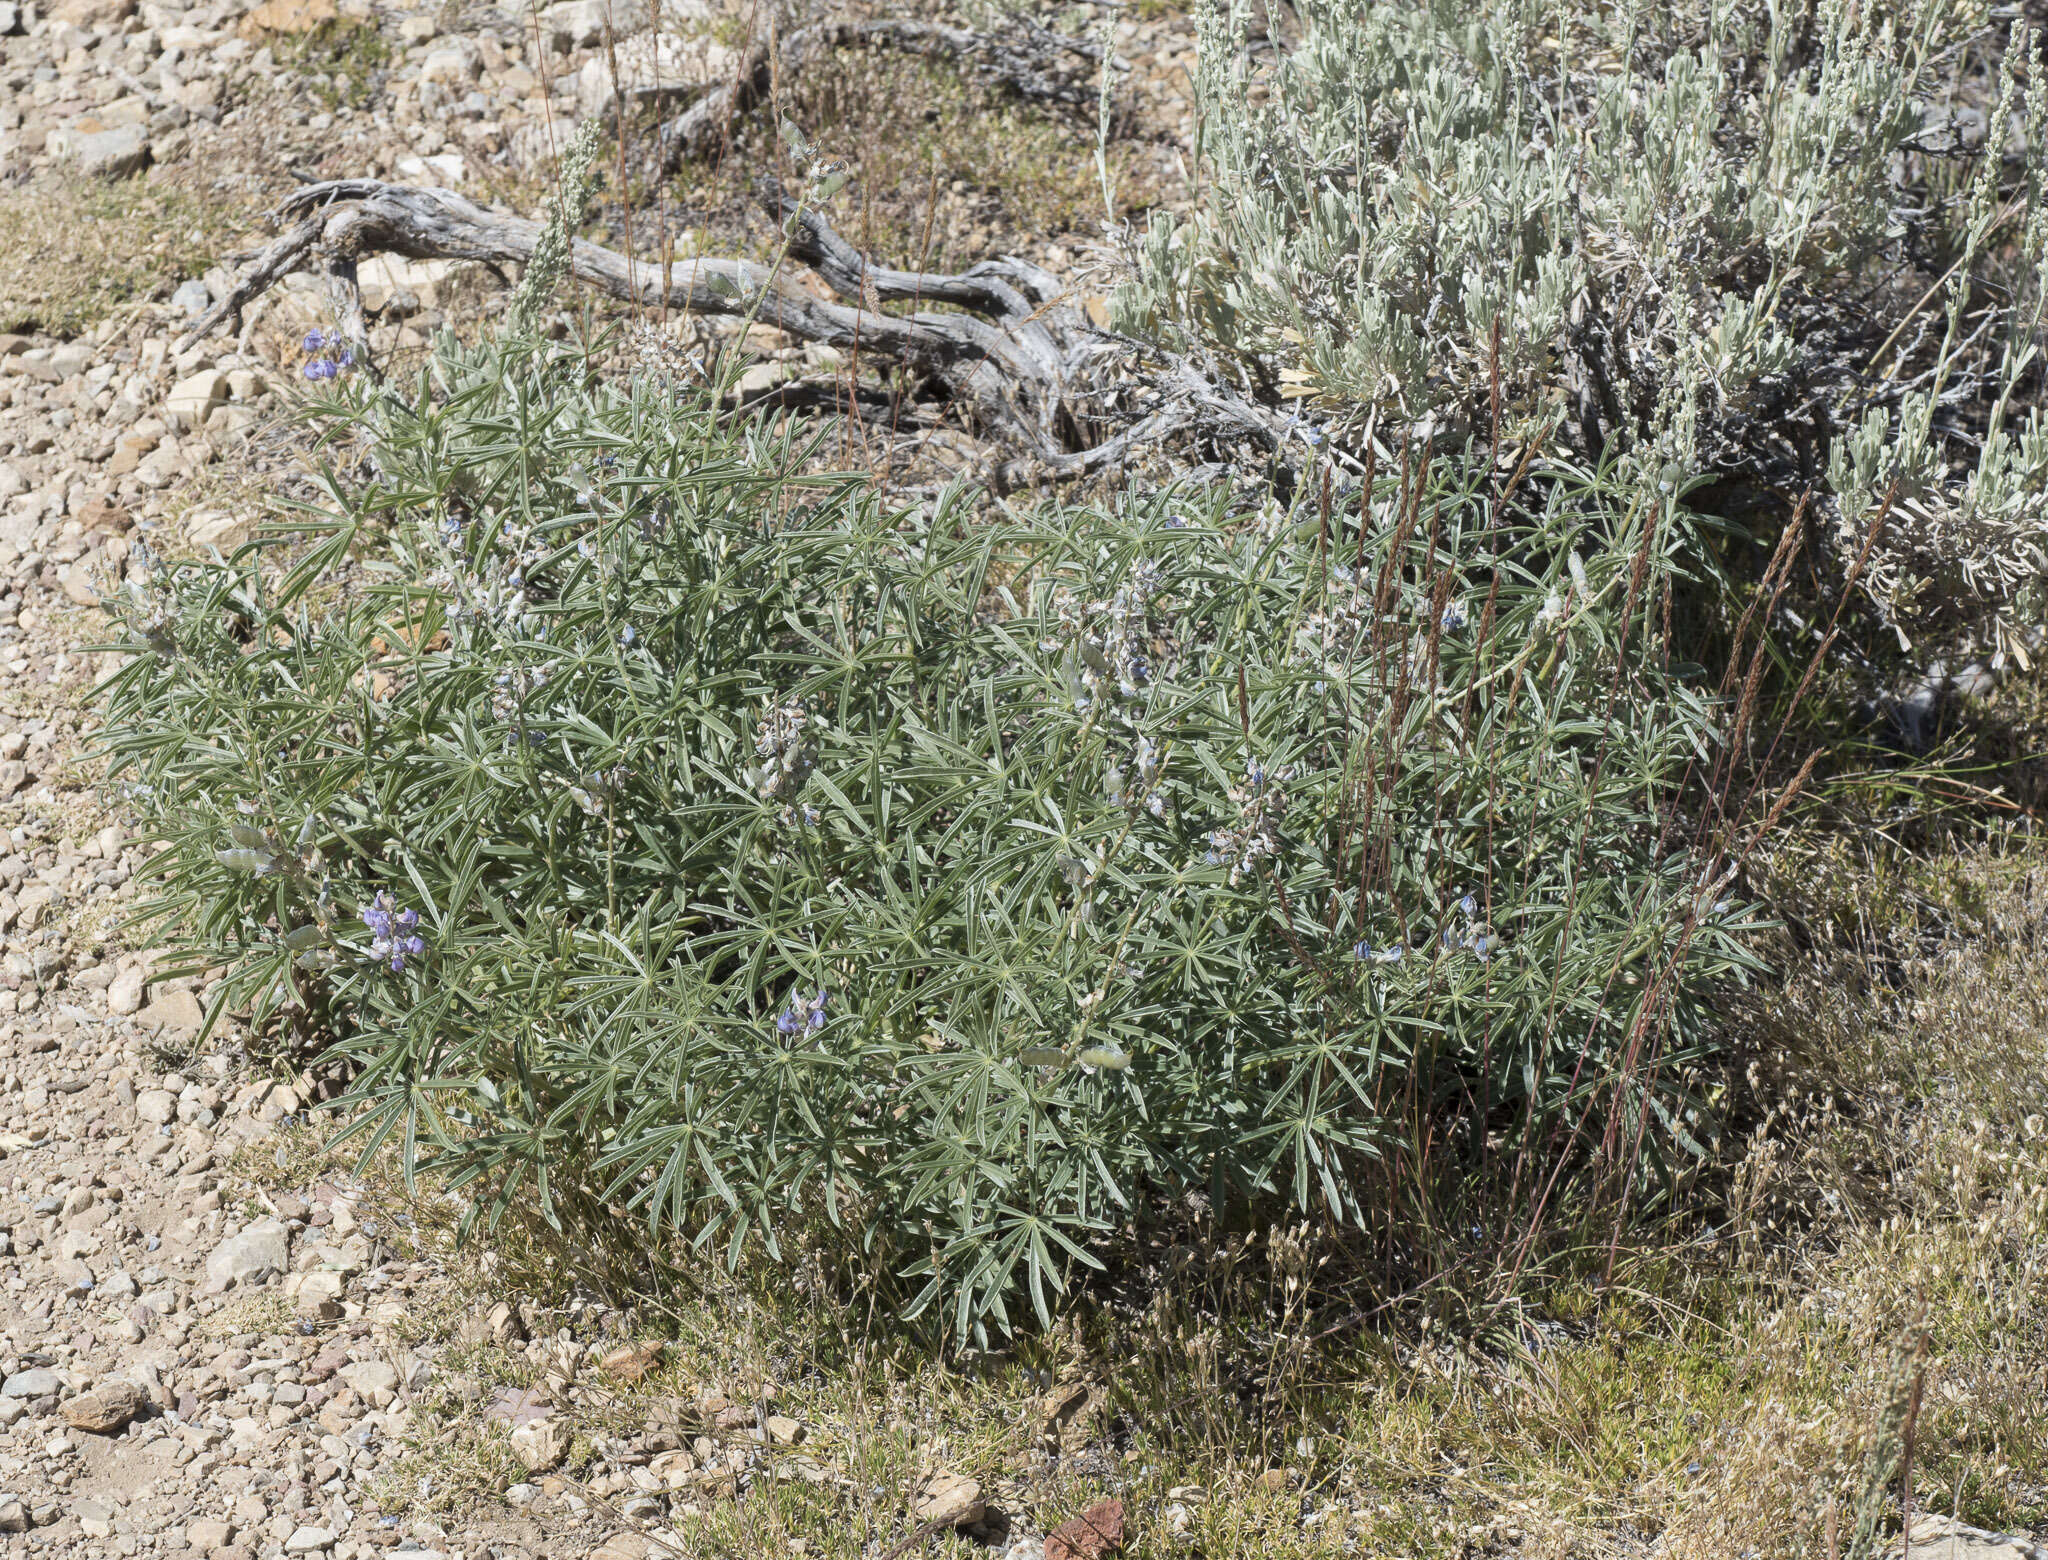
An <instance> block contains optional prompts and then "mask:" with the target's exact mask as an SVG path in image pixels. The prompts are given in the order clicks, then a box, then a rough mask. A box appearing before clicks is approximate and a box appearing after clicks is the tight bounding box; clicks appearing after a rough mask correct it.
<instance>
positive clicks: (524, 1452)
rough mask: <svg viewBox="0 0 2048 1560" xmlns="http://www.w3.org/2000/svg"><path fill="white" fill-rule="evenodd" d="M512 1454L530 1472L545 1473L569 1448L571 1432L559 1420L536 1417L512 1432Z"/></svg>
mask: <svg viewBox="0 0 2048 1560" xmlns="http://www.w3.org/2000/svg"><path fill="white" fill-rule="evenodd" d="M511 1440H512V1455H513V1456H514V1457H517V1458H518V1459H519V1465H520V1466H521V1467H522V1468H524V1469H526V1471H527V1472H528V1473H544V1472H546V1471H547V1470H548V1469H550V1468H552V1467H554V1465H555V1464H556V1463H558V1462H560V1461H561V1460H562V1456H563V1454H564V1453H566V1452H567V1451H568V1450H569V1432H568V1431H567V1430H566V1429H564V1428H563V1427H562V1424H561V1422H560V1421H559V1420H555V1419H536V1420H534V1421H533V1423H532V1424H529V1425H521V1426H520V1427H519V1428H518V1429H517V1430H514V1431H513V1432H512V1437H511Z"/></svg>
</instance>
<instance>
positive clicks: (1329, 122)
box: [1115, 0, 2048, 662]
mask: <svg viewBox="0 0 2048 1560" xmlns="http://www.w3.org/2000/svg"><path fill="white" fill-rule="evenodd" d="M1273 14H1274V15H1275V16H1276V17H1277V16H1278V15H1279V13H1273ZM1285 14H1286V20H1287V30H1286V32H1285V33H1284V34H1282V33H1280V32H1278V31H1277V30H1276V31H1275V32H1273V33H1271V34H1268V33H1266V32H1264V31H1262V30H1261V25H1260V22H1261V18H1264V17H1265V16H1266V15H1267V13H1264V12H1260V11H1259V10H1258V8H1257V7H1254V6H1251V5H1249V4H1248V3H1246V0H1204V4H1203V5H1202V6H1201V7H1200V9H1199V12H1198V16H1199V21H1200V48H1199V68H1198V71H1197V96H1198V106H1199V124H1200V152H1201V157H1200V172H1201V177H1202V179H1203V181H1204V182H1203V189H1202V192H1201V195H1200V198H1199V199H1197V200H1196V201H1195V202H1193V203H1192V206H1191V208H1190V209H1189V210H1187V211H1186V212H1184V213H1180V214H1161V215H1159V216H1157V217H1155V218H1154V219H1153V220H1152V222H1151V224H1150V226H1149V228H1148V230H1147V231H1146V232H1145V233H1144V235H1143V237H1142V240H1141V242H1140V245H1139V253H1138V256H1137V260H1138V264H1137V266H1136V272H1135V276H1134V278H1133V279H1132V280H1131V281H1130V282H1129V283H1128V284H1127V285H1126V286H1125V287H1124V288H1122V289H1121V290H1120V292H1119V293H1118V295H1117V298H1116V300H1115V305H1116V308H1115V312H1116V315H1117V318H1118V323H1119V324H1120V325H1121V326H1122V327H1123V328H1125V329H1127V330H1129V331H1132V332H1134V333H1136V334H1137V335H1139V336H1142V337H1146V338H1149V339H1152V340H1155V341H1158V342H1161V343H1163V344H1165V345H1168V346H1170V347H1172V348H1174V349H1176V350H1179V351H1182V352H1186V353H1191V354H1194V355H1197V356H1198V357H1201V358H1203V359H1205V360H1208V361H1211V362H1213V363H1215V364H1216V365H1217V368H1218V371H1219V372H1222V373H1225V374H1227V375H1228V376H1230V377H1231V378H1233V379H1235V380H1237V381H1239V382H1241V383H1242V384H1244V385H1245V386H1247V387H1248V388H1251V389H1253V390H1255V391H1257V392H1259V393H1261V394H1264V395H1268V396H1279V397H1292V398H1298V400H1299V402H1300V404H1301V405H1302V407H1303V409H1304V411H1305V412H1306V413H1307V414H1308V415H1310V416H1312V417H1314V418H1315V419H1316V420H1318V421H1319V422H1326V423H1327V424H1328V425H1329V426H1330V427H1331V428H1332V429H1333V430H1334V431H1335V432H1337V433H1338V435H1339V436H1340V438H1342V439H1343V440H1344V442H1346V443H1347V444H1348V445H1350V446H1351V447H1353V448H1362V447H1363V445H1364V444H1365V443H1367V442H1369V441H1370V440H1371V439H1372V438H1373V437H1374V436H1375V435H1377V437H1378V438H1379V439H1381V440H1382V441H1384V440H1386V439H1387V438H1388V437H1390V436H1393V437H1400V436H1404V435H1410V434H1421V435H1427V436H1430V437H1432V438H1435V439H1437V440H1438V441H1440V442H1442V441H1446V440H1448V441H1449V442H1450V443H1452V444H1455V443H1456V442H1457V441H1458V440H1459V439H1461V438H1463V437H1465V436H1466V435H1467V434H1468V433H1469V432H1470V431H1472V430H1475V429H1486V428H1488V427H1489V425H1490V422H1491V418H1492V415H1493V412H1492V408H1493V406H1494V405H1495V404H1499V405H1501V406H1502V407H1503V409H1504V412H1505V415H1506V417H1507V420H1508V422H1509V424H1510V425H1511V426H1512V427H1513V428H1514V429H1515V430H1516V433H1517V437H1518V438H1519V437H1532V438H1535V437H1540V438H1554V439H1555V440H1557V441H1558V442H1559V443H1560V444H1562V445H1563V446H1565V447H1567V448H1571V449H1573V450H1574V451H1575V452H1576V454H1577V455H1578V457H1579V458H1581V459H1585V460H1589V461H1597V460H1598V459H1600V458H1602V457H1603V456H1605V455H1608V454H1611V453H1613V452H1616V451H1621V450H1629V451H1643V450H1653V451H1655V452H1657V455H1658V459H1659V461H1660V462H1662V463H1664V464H1667V465H1675V466H1676V467H1677V468H1678V470H1679V471H1680V472H1681V473H1683V474H1685V475H1687V476H1690V475H1693V474H1701V475H1709V474H1710V475H1714V476H1716V477H1719V478H1721V479H1723V480H1724V481H1726V482H1728V483H1730V484H1731V486H1733V487H1735V488H1737V489H1741V490H1744V491H1755V490H1761V491H1762V492H1763V493H1765V494H1774V495H1776V497H1775V506H1776V508H1777V509H1778V510H1779V511H1780V512H1781V513H1782V511H1783V510H1784V509H1786V508H1789V506H1790V504H1791V503H1792V501H1793V500H1794V499H1795V498H1796V497H1797V496H1798V495H1799V493H1800V492H1801V491H1802V489H1805V488H1807V487H1813V488H1815V489H1816V495H1817V496H1816V502H1817V503H1818V504H1819V505H1820V506H1821V507H1822V509H1824V510H1825V511H1826V512H1827V513H1828V515H1829V516H1830V519H1831V524H1830V526H1828V527H1827V528H1826V529H1827V530H1828V531H1829V532H1830V533H1832V534H1833V536H1834V538H1835V541H1836V546H1835V553H1836V557H1837V559H1838V561H1839V563H1840V564H1841V565H1842V567H1843V570H1844V572H1846V569H1847V567H1848V565H1849V564H1850V563H1851V562H1852V561H1857V560H1860V561H1857V562H1856V568H1857V574H1856V578H1857V579H1858V581H1859V583H1860V587H1861V589H1862V590H1863V591H1864V592H1865V593H1866V594H1867V596H1868V598H1869V599H1870V601H1871V602H1872V603H1873V604H1874V605H1875V606H1876V607H1877V608H1878V609H1879V611H1880V612H1881V613H1883V614H1884V615H1885V616H1886V617H1887V618H1889V619H1890V620H1891V621H1892V622H1893V623H1894V624H1895V625H1896V626H1897V627H1898V628H1899V629H1900V631H1901V633H1902V634H1904V633H1907V632H1918V631H1919V628H1920V625H1922V624H1926V623H1930V622H1933V623H1940V622H1942V621H1943V620H1947V621H1948V622H1949V623H1950V624H1951V625H1952V624H1953V621H1954V620H1955V619H1957V618H1958V617H1969V616H1971V615H1973V614H1974V615H1975V616H1977V617H1979V618H1986V617H1988V619H1989V620H1990V622H1989V627H1988V628H1987V629H1985V630H1983V631H1984V632H1988V633H1989V634H1990V635H1992V636H1993V638H1994V639H1995V640H1996V645H1995V647H1992V646H1987V648H1996V649H1997V650H1998V651H1999V653H2000V655H2001V658H2002V656H2003V655H2004V653H2006V652H2008V651H2011V650H2015V649H2017V653H2018V656H2019V659H2020V660H2021V661H2022V662H2024V660H2025V659H2026V652H2025V649H2024V647H2023V643H2022V641H2023V640H2024V639H2025V638H2026V637H2027V636H2028V634H2030V633H2031V632H2032V631H2034V630H2038V629H2039V628H2040V626H2041V609H2042V605H2043V600H2044V598H2043V595H2042V586H2043V583H2044V577H2048V546H2044V542H2048V497H2044V490H2048V425H2044V423H2043V422H2042V413H2041V408H2040V404H2039V402H2040V387H2041V383H2042V363H2041V357H2040V349H2041V345H2042V329H2043V324H2044V320H2048V206H2044V202H2043V198H2042V181H2041V171H2042V157H2043V149H2044V143H2048V70H2044V69H2043V68H2042V63H2041V60H2040V57H2039V53H2038V40H2036V39H2035V38H2033V37H2031V36H2030V35H2029V34H2028V33H2027V32H2026V30H2025V29H2024V28H2023V27H2022V26H2020V25H2018V24H2017V23H2015V22H2013V20H2012V18H2011V14H2010V11H2009V10H1997V11H1996V12H1994V9H1993V8H1991V7H1989V6H1987V5H1985V4H1982V3H1979V0H1889V3H1858V0H1804V3H1802V0H1792V3H1784V4H1780V3H1775V0H1773V3H1769V4H1757V3H1750V0H1689V3H1681V4H1678V5H1651V4H1644V3H1634V0H1632V3H1624V4H1619V5H1613V6H1604V5H1603V6H1584V5H1581V6H1557V5H1549V4H1545V3H1542V0H1479V3H1476V4H1475V3H1463V0H1460V3H1450V0H1392V3H1387V4H1372V5H1357V4H1351V3H1343V0H1303V3H1301V4H1300V5H1297V6H1294V7H1291V8H1289V10H1288V12H1287V13H1285ZM2008 29H2010V30H2008ZM1645 469H1655V468H1654V466H1648V467H1646V468H1645ZM2016 630H2017V631H2019V632H2018V634H2017V636H2016V633H2015V631H2016Z"/></svg>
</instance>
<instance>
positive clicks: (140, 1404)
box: [60, 1381, 149, 1435]
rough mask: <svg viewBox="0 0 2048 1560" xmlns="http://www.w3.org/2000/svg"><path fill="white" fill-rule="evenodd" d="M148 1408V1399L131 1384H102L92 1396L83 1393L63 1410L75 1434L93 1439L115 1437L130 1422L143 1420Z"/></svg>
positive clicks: (92, 1392) (145, 1394)
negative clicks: (87, 1433)
mask: <svg viewBox="0 0 2048 1560" xmlns="http://www.w3.org/2000/svg"><path fill="white" fill-rule="evenodd" d="M148 1407H149V1396H148V1394H147V1393H145V1392H144V1391H143V1390H142V1388H140V1387H138V1386H136V1385H135V1383H134V1382H132V1381H103V1382H101V1383H100V1384H99V1385H98V1386H96V1387H94V1388H93V1389H92V1391H90V1392H82V1393H80V1394H79V1395H78V1396H77V1397H75V1398H73V1399H71V1400H70V1401H69V1402H68V1403H65V1404H64V1405H63V1406H62V1409H61V1410H60V1411H61V1412H62V1413H63V1415H64V1422H65V1423H66V1424H68V1425H69V1426H71V1428H72V1429H74V1430H88V1431H90V1432H91V1433H92V1434H94V1435H112V1434H113V1433H114V1432H115V1431H117V1430H120V1429H122V1428H123V1427H125V1426H126V1425H127V1423H128V1421H129V1420H131V1419H135V1418H138V1417H140V1416H141V1415H142V1414H143V1413H144V1411H146V1410H147V1409H148Z"/></svg>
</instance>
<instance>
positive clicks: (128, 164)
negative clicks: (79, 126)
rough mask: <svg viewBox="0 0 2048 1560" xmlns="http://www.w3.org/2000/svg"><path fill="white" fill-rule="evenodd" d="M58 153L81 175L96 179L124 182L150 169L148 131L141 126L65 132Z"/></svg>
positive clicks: (120, 126) (116, 126) (119, 126)
mask: <svg viewBox="0 0 2048 1560" xmlns="http://www.w3.org/2000/svg"><path fill="white" fill-rule="evenodd" d="M53 139H54V137H53ZM58 150H60V151H61V152H62V153H63V154H64V155H65V156H68V157H69V158H70V159H71V161H72V162H73V163H74V164H76V165H77V168H78V171H79V172H80V173H83V174H87V175H90V176H91V177H93V178H97V179H125V178H127V177H128V176H129V175H130V174H132V173H140V172H141V171H142V170H143V169H144V168H147V167H148V166H149V132H148V131H147V130H145V129H143V128H142V126H141V125H115V126H114V127H113V128H112V129H111V130H87V131H78V130H72V131H68V132H66V134H65V135H64V137H63V139H62V141H61V143H60V144H59V147H58Z"/></svg>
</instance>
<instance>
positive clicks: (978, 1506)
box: [910, 1473, 988, 1527]
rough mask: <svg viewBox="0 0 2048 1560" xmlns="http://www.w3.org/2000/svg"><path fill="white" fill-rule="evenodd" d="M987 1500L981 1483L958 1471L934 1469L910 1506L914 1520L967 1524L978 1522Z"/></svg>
mask: <svg viewBox="0 0 2048 1560" xmlns="http://www.w3.org/2000/svg"><path fill="white" fill-rule="evenodd" d="M987 1510H988V1504H987V1502H986V1501H984V1500H983V1499H982V1498H981V1486H980V1485H979V1484H977V1483H976V1482H975V1481H974V1480H972V1479H969V1478H965V1477H963V1476H962V1475H960V1474H957V1473H935V1474H933V1475H932V1476H931V1478H930V1479H928V1480H926V1481H925V1486H924V1492H923V1493H922V1494H921V1495H919V1496H918V1498H917V1504H916V1505H914V1506H912V1507H911V1508H910V1517H911V1520H912V1521H913V1522H916V1523H919V1524H923V1523H926V1522H944V1523H949V1524H951V1525H952V1526H954V1527H964V1526H965V1525H966V1524H967V1523H969V1522H979V1521H980V1520H981V1519H982V1516H983V1515H984V1514H985V1513H986V1512H987Z"/></svg>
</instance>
